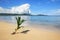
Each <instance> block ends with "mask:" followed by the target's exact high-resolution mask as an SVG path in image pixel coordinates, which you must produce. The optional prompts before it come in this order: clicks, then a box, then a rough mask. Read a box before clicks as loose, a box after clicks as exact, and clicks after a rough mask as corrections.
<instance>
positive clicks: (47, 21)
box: [0, 16, 60, 29]
mask: <svg viewBox="0 0 60 40" xmlns="http://www.w3.org/2000/svg"><path fill="white" fill-rule="evenodd" d="M15 17H16V16H0V21H2V20H3V21H6V22H11V23H16V19H15ZM21 17H22V18H23V19H25V20H26V22H29V24H30V25H44V26H49V25H50V26H54V27H56V28H58V29H60V16H21Z"/></svg>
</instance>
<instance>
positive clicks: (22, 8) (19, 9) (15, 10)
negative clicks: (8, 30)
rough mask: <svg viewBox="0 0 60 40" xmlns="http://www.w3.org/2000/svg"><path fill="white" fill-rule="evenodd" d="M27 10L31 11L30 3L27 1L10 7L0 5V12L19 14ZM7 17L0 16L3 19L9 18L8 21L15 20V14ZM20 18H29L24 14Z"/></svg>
mask: <svg viewBox="0 0 60 40" xmlns="http://www.w3.org/2000/svg"><path fill="white" fill-rule="evenodd" d="M28 12H29V13H31V11H30V4H28V3H26V4H22V5H20V6H14V7H11V8H10V9H7V8H3V7H0V13H17V14H18V13H19V14H21V13H28ZM7 17H8V18H7ZM7 17H2V19H3V20H5V19H7V20H8V19H11V20H10V21H12V22H15V21H16V20H15V16H14V17H13V16H12V17H11V16H7ZM0 18H1V17H0ZM22 18H24V19H25V20H27V19H28V20H29V18H28V17H26V16H22Z"/></svg>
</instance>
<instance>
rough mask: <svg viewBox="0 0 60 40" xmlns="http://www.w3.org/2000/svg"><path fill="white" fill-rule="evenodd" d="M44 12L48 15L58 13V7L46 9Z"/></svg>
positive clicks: (59, 11)
mask: <svg viewBox="0 0 60 40" xmlns="http://www.w3.org/2000/svg"><path fill="white" fill-rule="evenodd" d="M45 13H46V14H48V15H60V9H55V10H46V11H45Z"/></svg>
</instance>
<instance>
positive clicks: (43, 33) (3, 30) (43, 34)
mask: <svg viewBox="0 0 60 40" xmlns="http://www.w3.org/2000/svg"><path fill="white" fill-rule="evenodd" d="M15 28H16V24H12V23H8V22H4V21H0V40H60V32H59V31H58V32H55V31H49V30H45V29H43V28H40V29H38V28H35V27H33V26H32V27H30V26H25V27H24V28H23V29H22V28H21V29H20V30H18V32H17V33H16V34H15V35H12V34H11V33H12V32H14V31H15V30H14V29H15ZM24 30H30V31H28V32H27V33H26V34H25V33H21V32H22V31H24Z"/></svg>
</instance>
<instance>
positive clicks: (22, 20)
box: [16, 17, 25, 29]
mask: <svg viewBox="0 0 60 40" xmlns="http://www.w3.org/2000/svg"><path fill="white" fill-rule="evenodd" d="M16 21H17V29H19V28H21V24H22V23H23V22H24V21H25V20H24V19H21V17H16Z"/></svg>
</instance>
